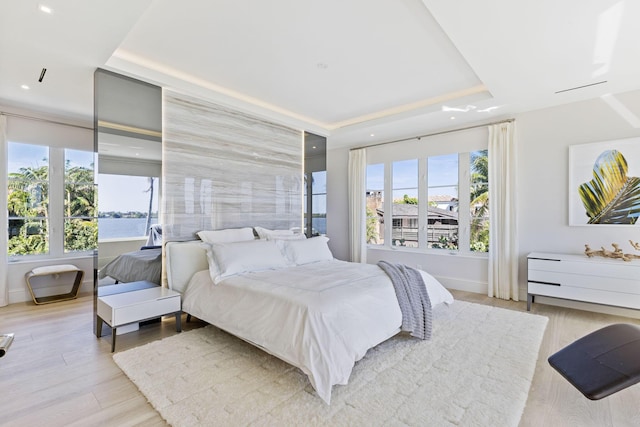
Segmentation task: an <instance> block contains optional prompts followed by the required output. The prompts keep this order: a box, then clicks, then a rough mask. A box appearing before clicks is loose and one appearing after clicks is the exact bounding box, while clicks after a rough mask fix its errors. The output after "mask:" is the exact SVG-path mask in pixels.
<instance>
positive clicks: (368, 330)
mask: <svg viewBox="0 0 640 427" xmlns="http://www.w3.org/2000/svg"><path fill="white" fill-rule="evenodd" d="M327 240H328V239H327V238H326V237H320V238H318V237H314V238H311V239H306V240H299V241H298V240H290V241H289V240H282V241H280V240H269V239H261V240H256V241H244V242H230V243H229V242H225V243H210V242H203V241H192V242H169V243H167V245H166V261H167V262H166V265H167V279H168V285H169V287H171V288H172V289H173V290H176V291H179V292H181V293H182V307H183V311H184V312H186V313H188V314H190V315H193V316H195V317H197V318H199V319H201V320H204V321H206V322H208V323H211V324H213V325H215V326H217V327H219V328H221V329H223V330H225V331H227V332H229V333H231V334H233V335H236V336H238V337H239V338H241V339H244V340H246V341H248V342H250V343H252V344H253V345H256V346H258V347H260V348H262V349H263V350H265V351H267V352H268V353H271V354H273V355H274V356H276V357H278V358H280V359H282V360H284V361H286V362H288V363H290V364H291V365H293V366H296V367H298V368H300V369H301V370H302V371H303V372H304V373H305V374H306V375H307V376H308V377H309V380H310V382H311V384H312V386H313V387H314V389H315V390H316V392H317V394H318V396H319V397H320V398H322V399H323V400H324V401H325V402H326V403H327V404H329V403H330V400H331V389H332V386H333V385H335V384H347V382H348V380H349V376H350V374H351V371H352V369H353V366H354V364H355V363H356V361H358V360H359V359H361V358H362V357H363V356H364V355H365V353H366V352H367V350H368V349H369V348H372V347H374V346H376V345H377V344H379V343H381V342H383V341H385V340H387V339H389V338H390V337H392V336H394V335H396V334H397V333H399V332H400V325H401V323H402V314H401V311H400V307H399V305H398V302H397V299H396V296H395V291H394V288H393V286H392V284H391V282H390V280H389V278H388V277H387V275H386V274H385V273H384V272H383V271H382V270H381V269H380V268H379V267H378V266H376V265H370V264H358V263H350V262H345V261H339V260H336V259H333V256H332V255H331V252H330V251H329V249H328V247H327V245H326V241H327ZM292 248H293V249H292ZM423 274H424V276H423V277H424V278H425V284H426V285H427V289H428V291H429V295H430V297H431V302H432V306H435V305H438V304H440V303H442V302H446V303H452V302H453V297H452V296H451V294H450V293H449V292H448V291H447V290H446V289H445V288H444V287H442V285H440V284H439V283H438V282H437V281H436V280H435V279H434V278H433V277H431V276H429V275H428V274H427V273H423Z"/></svg>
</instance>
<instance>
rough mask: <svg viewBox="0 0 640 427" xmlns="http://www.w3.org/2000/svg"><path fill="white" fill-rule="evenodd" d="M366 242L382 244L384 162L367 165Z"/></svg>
mask: <svg viewBox="0 0 640 427" xmlns="http://www.w3.org/2000/svg"><path fill="white" fill-rule="evenodd" d="M366 191H367V194H366V197H367V220H366V221H367V228H366V230H367V237H366V238H367V243H368V244H370V245H383V244H384V221H383V216H382V215H383V213H384V164H382V163H379V164H375V165H368V166H367V190H366Z"/></svg>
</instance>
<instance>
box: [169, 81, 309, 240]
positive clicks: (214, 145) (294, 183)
mask: <svg viewBox="0 0 640 427" xmlns="http://www.w3.org/2000/svg"><path fill="white" fill-rule="evenodd" d="M163 109H164V110H163V111H164V112H163V115H164V118H163V138H164V140H163V145H162V148H163V159H162V167H163V172H162V179H163V186H162V188H163V209H162V215H163V221H162V222H163V224H165V230H166V231H164V235H165V239H166V240H175V239H184V238H190V237H193V234H194V233H195V232H198V231H200V230H218V229H223V228H236V227H246V226H261V227H265V228H272V229H288V228H293V227H302V215H303V214H302V202H303V196H302V195H303V190H304V188H303V175H302V174H303V172H302V170H303V133H302V132H301V131H299V130H294V129H290V128H287V127H284V126H281V125H278V124H274V123H270V122H268V121H265V120H263V119H260V118H257V117H254V116H251V115H249V114H246V113H243V112H240V111H236V110H233V109H231V108H228V107H223V106H220V105H217V104H214V103H211V102H208V101H204V100H201V99H198V98H195V97H191V96H189V95H184V94H180V93H177V92H173V91H171V90H167V89H164V93H163Z"/></svg>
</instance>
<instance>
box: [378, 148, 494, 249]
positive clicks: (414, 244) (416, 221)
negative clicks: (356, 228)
mask: <svg viewBox="0 0 640 427" xmlns="http://www.w3.org/2000/svg"><path fill="white" fill-rule="evenodd" d="M385 167H391V168H392V173H391V174H389V175H390V176H387V177H386V180H385V174H384V168H385ZM421 171H422V172H421ZM420 177H422V178H420ZM366 179H367V181H366V182H367V190H366V197H367V243H368V244H370V245H372V244H373V245H384V236H385V229H384V223H385V221H387V220H388V221H391V225H392V230H391V233H390V234H389V237H390V238H391V243H390V245H389V246H392V247H393V246H395V247H399V246H402V247H407V248H423V249H427V250H445V251H454V252H463V253H470V252H476V253H478V252H488V250H489V204H488V203H489V182H488V152H487V150H486V149H484V150H477V151H467V152H458V153H449V154H439V155H431V156H426V157H423V158H416V159H410V160H402V161H393V160H392V159H390V160H389V161H388V162H385V163H375V164H370V165H368V166H367V178H366ZM385 188H387V189H390V190H391V191H392V192H393V203H391V204H390V206H387V208H390V209H391V214H390V215H389V214H387V213H386V212H385V203H384V198H383V197H382V195H383V194H384V191H385ZM387 191H388V190H387ZM374 211H375V214H374ZM421 224H423V225H421Z"/></svg>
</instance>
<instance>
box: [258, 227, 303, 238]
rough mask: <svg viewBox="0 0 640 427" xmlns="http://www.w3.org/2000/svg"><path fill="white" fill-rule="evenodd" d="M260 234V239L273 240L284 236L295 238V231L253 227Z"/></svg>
mask: <svg viewBox="0 0 640 427" xmlns="http://www.w3.org/2000/svg"><path fill="white" fill-rule="evenodd" d="M253 228H254V230H256V233H258V238H260V239H266V240H273V239H275V238H278V239H279V238H282V237H284V236H294V235H295V234H293V230H269V229H268V228H263V227H253Z"/></svg>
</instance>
